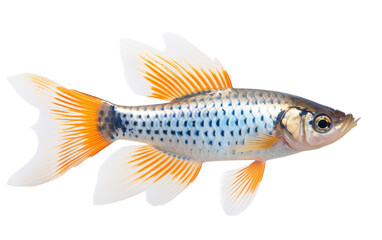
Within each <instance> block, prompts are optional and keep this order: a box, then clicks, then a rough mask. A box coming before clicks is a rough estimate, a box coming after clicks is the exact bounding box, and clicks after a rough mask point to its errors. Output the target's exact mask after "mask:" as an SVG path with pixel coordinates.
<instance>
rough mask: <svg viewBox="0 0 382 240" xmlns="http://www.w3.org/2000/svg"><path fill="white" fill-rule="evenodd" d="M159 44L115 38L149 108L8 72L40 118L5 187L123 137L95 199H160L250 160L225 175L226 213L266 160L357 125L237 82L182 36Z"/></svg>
mask: <svg viewBox="0 0 382 240" xmlns="http://www.w3.org/2000/svg"><path fill="white" fill-rule="evenodd" d="M164 40H165V43H166V47H165V50H164V51H159V50H156V49H154V48H152V47H150V46H148V45H146V44H143V43H140V42H137V41H134V40H129V39H122V40H121V55H122V61H123V66H124V70H125V71H124V72H125V77H126V79H127V82H128V84H129V85H130V87H131V88H132V90H133V91H134V92H135V93H137V94H140V95H143V96H147V97H152V98H155V99H158V100H161V102H160V103H158V104H155V105H145V106H134V104H132V105H131V106H121V105H117V104H114V103H111V102H109V101H106V100H103V99H100V98H97V97H94V96H92V95H88V94H85V93H82V92H80V91H76V90H72V89H68V88H65V87H63V86H61V85H59V84H57V83H56V82H54V81H51V80H49V79H47V78H44V77H42V76H39V75H35V74H29V73H25V74H21V75H17V76H13V77H9V82H10V83H11V85H12V86H13V87H14V88H15V89H16V91H17V92H18V93H19V94H20V95H21V96H22V97H23V98H24V99H25V100H26V101H27V102H29V103H31V104H32V105H34V106H36V107H37V108H38V109H39V110H40V116H39V120H38V122H37V124H36V126H35V127H34V129H35V131H36V132H37V135H38V140H39V146H38V150H37V153H36V154H35V156H34V157H33V158H32V160H30V161H29V162H28V163H27V164H26V165H25V166H24V167H22V168H21V169H20V170H19V171H17V172H16V173H15V174H14V175H13V176H12V177H11V178H10V179H9V182H8V184H10V185H15V186H35V185H39V184H42V183H45V182H48V181H51V180H53V179H56V178H58V177H60V176H61V175H63V174H64V173H65V172H67V171H68V170H69V169H71V168H72V167H75V166H77V165H79V164H80V163H82V162H83V161H85V160H86V159H87V158H90V157H92V156H94V155H96V154H97V153H98V152H100V151H101V150H103V149H104V148H106V147H107V146H109V145H110V144H112V143H113V142H115V141H118V140H129V141H134V142H138V144H137V145H132V146H125V147H123V148H121V149H120V150H118V151H116V152H115V153H113V154H112V155H111V156H110V157H109V158H108V159H107V160H106V161H105V163H104V164H103V165H102V166H101V168H100V170H99V174H98V180H97V184H96V187H95V191H94V203H95V204H108V203H113V202H116V201H120V200H123V199H126V198H129V197H131V196H134V195H136V194H139V193H141V192H146V197H147V201H148V202H149V203H150V204H152V205H163V204H165V203H168V202H170V201H171V200H172V199H174V198H175V197H176V196H177V195H178V194H179V193H180V192H182V191H183V190H184V189H185V188H187V187H188V186H189V185H190V184H191V183H192V182H193V181H194V180H195V178H196V177H197V175H198V174H199V171H200V169H201V167H202V165H203V163H205V162H214V161H224V160H231V161H234V160H249V161H251V163H250V164H249V165H247V166H244V167H242V168H240V169H236V170H233V171H230V172H227V173H225V174H224V175H223V177H222V181H221V204H222V207H223V210H224V211H225V212H226V213H227V214H228V215H238V214H240V213H242V212H243V211H244V210H245V209H246V208H247V207H248V206H249V204H250V203H251V202H252V200H253V198H254V196H255V194H256V192H257V190H258V188H259V185H260V182H261V181H262V177H263V174H264V169H265V165H266V162H267V161H268V160H270V159H275V158H280V157H285V156H288V155H292V154H296V153H298V152H301V151H307V150H313V149H318V148H321V147H323V146H326V145H328V144H331V143H333V142H335V141H337V140H338V139H340V138H342V137H343V136H344V135H345V134H347V133H348V132H349V131H350V130H351V129H352V128H354V127H355V126H356V125H357V121H358V120H359V119H357V120H355V118H354V117H353V115H352V114H345V113H344V112H342V111H339V110H335V109H333V108H330V107H327V106H324V105H321V104H319V103H316V102H313V101H310V100H308V99H305V98H301V97H298V96H295V95H292V94H287V93H282V92H277V91H268V90H259V89H238V88H234V87H233V86H232V83H231V79H230V77H229V75H228V73H227V71H226V70H225V68H224V67H223V66H222V64H221V63H220V62H219V61H218V60H217V59H211V58H209V57H208V56H206V55H204V54H203V53H202V52H201V51H199V50H198V49H197V48H196V47H195V46H193V45H192V44H191V43H189V42H188V41H187V40H185V39H184V38H182V37H181V36H179V35H176V34H172V33H166V34H164Z"/></svg>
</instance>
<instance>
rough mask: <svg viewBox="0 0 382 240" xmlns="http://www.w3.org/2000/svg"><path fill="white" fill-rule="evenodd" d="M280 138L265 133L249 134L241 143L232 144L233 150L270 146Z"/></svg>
mask: <svg viewBox="0 0 382 240" xmlns="http://www.w3.org/2000/svg"><path fill="white" fill-rule="evenodd" d="M279 140H280V138H278V137H274V136H271V135H267V134H262V133H260V134H257V135H251V136H249V137H247V138H246V139H245V142H244V144H243V145H238V146H233V147H232V151H233V152H246V151H251V150H261V149H269V148H271V147H272V146H273V145H274V144H275V143H276V142H277V141H279Z"/></svg>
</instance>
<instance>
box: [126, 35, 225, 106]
mask: <svg viewBox="0 0 382 240" xmlns="http://www.w3.org/2000/svg"><path fill="white" fill-rule="evenodd" d="M164 38H165V41H166V50H165V51H164V52H160V51H158V50H155V49H153V48H151V47H149V46H146V45H144V44H142V43H139V42H135V41H132V40H127V39H124V40H122V41H121V53H122V60H123V62H124V66H125V74H126V79H127V81H128V83H129V84H130V86H131V88H132V89H133V90H134V91H135V92H137V93H139V94H142V95H144V96H149V97H154V98H159V99H162V100H169V101H171V100H173V99H175V98H179V97H182V96H186V95H189V94H192V93H196V92H201V91H207V90H213V89H223V88H232V84H231V80H230V78H229V76H228V74H227V72H226V70H225V69H224V68H223V66H222V65H221V64H220V63H219V62H218V61H217V60H216V59H215V60H211V59H210V58H208V57H207V56H205V55H204V54H203V53H201V52H200V51H199V50H198V49H197V48H195V47H194V46H193V45H192V44H190V43H189V42H187V41H186V40H185V39H183V38H181V37H180V36H177V35H175V34H165V35H164Z"/></svg>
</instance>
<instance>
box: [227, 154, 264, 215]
mask: <svg viewBox="0 0 382 240" xmlns="http://www.w3.org/2000/svg"><path fill="white" fill-rule="evenodd" d="M264 168H265V161H254V162H253V163H251V164H250V165H248V166H247V167H245V168H240V169H237V170H233V171H230V172H227V173H225V174H224V176H223V179H222V194H221V200H222V206H223V209H224V211H225V212H226V213H227V214H228V215H237V214H240V213H241V212H242V211H244V210H245V209H246V208H247V207H248V206H249V204H250V203H251V201H252V200H253V198H254V197H255V194H256V191H257V189H258V187H259V184H260V182H261V180H262V178H263V174H264Z"/></svg>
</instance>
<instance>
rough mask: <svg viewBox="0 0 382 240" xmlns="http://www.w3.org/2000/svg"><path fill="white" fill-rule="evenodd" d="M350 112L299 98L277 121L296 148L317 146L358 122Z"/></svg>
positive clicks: (304, 149) (335, 138)
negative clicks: (346, 112)
mask: <svg viewBox="0 0 382 240" xmlns="http://www.w3.org/2000/svg"><path fill="white" fill-rule="evenodd" d="M358 120H359V119H357V120H355V119H354V117H353V115H352V114H345V113H343V112H341V111H339V110H334V109H332V108H329V107H326V106H323V105H320V104H317V103H314V102H311V101H308V100H305V99H302V100H300V101H298V104H296V106H291V107H289V109H288V110H287V111H285V113H284V114H283V116H282V118H281V120H280V129H281V132H282V135H283V137H284V139H285V140H286V142H287V143H288V145H289V146H290V147H291V148H293V149H295V150H297V151H306V150H312V149H317V148H320V147H323V146H326V145H328V144H331V143H333V142H335V141H337V140H338V139H340V138H342V137H343V136H344V135H345V134H346V133H348V132H349V131H350V130H351V129H352V128H353V127H355V126H356V125H357V121H358Z"/></svg>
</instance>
